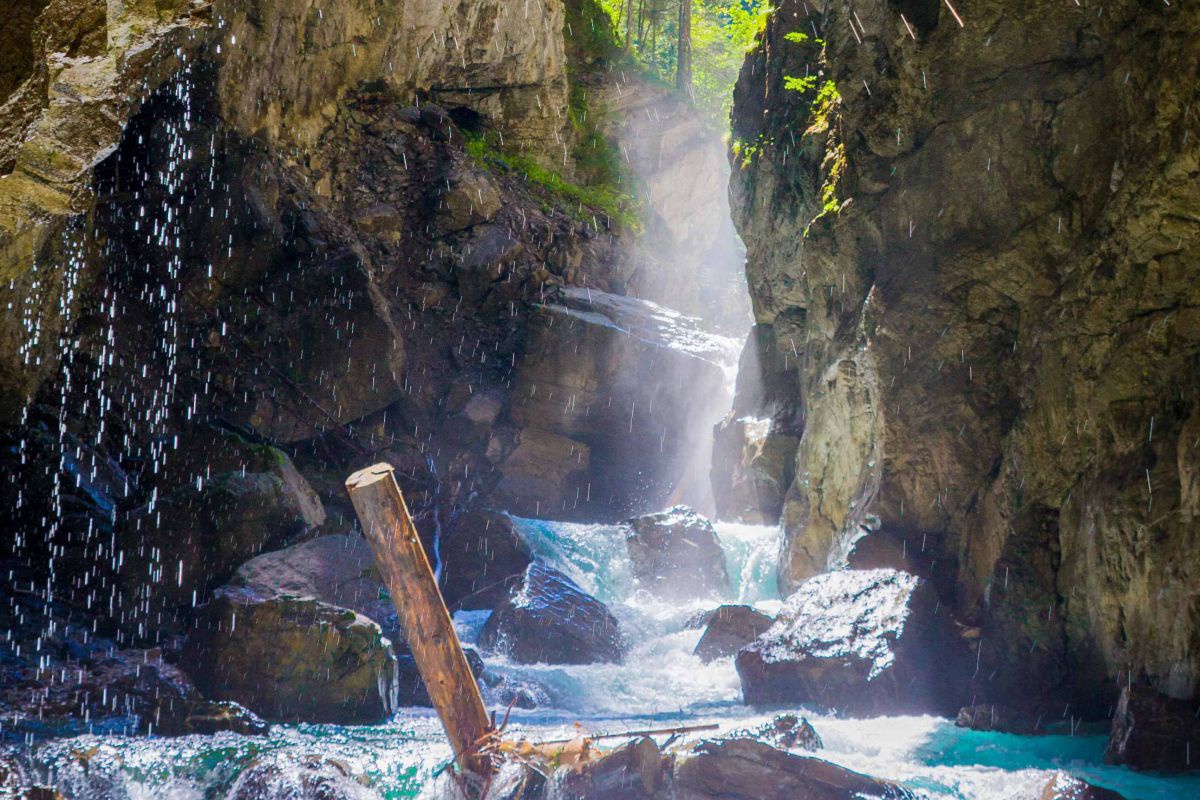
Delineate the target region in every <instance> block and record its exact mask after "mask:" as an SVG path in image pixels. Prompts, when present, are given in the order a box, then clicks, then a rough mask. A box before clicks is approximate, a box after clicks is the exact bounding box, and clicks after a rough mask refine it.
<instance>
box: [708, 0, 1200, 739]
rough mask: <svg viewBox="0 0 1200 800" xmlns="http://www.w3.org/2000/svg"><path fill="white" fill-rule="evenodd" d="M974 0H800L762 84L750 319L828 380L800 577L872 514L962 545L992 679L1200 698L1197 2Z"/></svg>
mask: <svg viewBox="0 0 1200 800" xmlns="http://www.w3.org/2000/svg"><path fill="white" fill-rule="evenodd" d="M851 11H853V14H852V13H851ZM958 12H959V14H960V16H961V24H960V22H959V20H958V19H956V18H955V16H954V14H953V13H951V12H950V10H949V7H948V6H947V5H946V4H939V3H932V2H930V3H924V2H922V3H913V2H903V3H896V2H882V0H879V1H877V2H868V3H865V4H856V5H855V7H854V8H853V9H852V10H851V9H849V8H848V7H844V6H841V5H838V4H835V3H828V2H820V1H818V2H816V3H813V2H809V3H807V5H805V4H804V3H800V2H784V3H782V4H781V5H780V6H779V8H778V10H777V11H776V12H775V13H774V14H773V16H772V18H771V20H770V22H769V23H768V26H767V30H766V32H765V34H764V36H763V39H762V44H761V46H760V47H759V49H758V50H756V51H755V52H754V53H752V54H751V56H750V57H749V59H748V61H747V64H746V66H745V68H744V70H743V72H742V75H741V78H740V80H739V83H738V86H737V90H736V95H735V111H734V130H733V145H734V150H735V153H734V156H733V162H734V175H733V179H732V182H731V187H732V193H733V206H734V213H735V219H736V222H737V224H738V229H739V232H740V233H741V236H742V238H743V240H744V241H745V243H746V247H747V254H748V265H747V274H748V278H749V283H750V289H751V294H752V297H753V301H754V310H755V318H756V320H757V322H758V324H759V327H760V328H762V329H765V330H769V331H770V332H771V336H770V338H771V340H772V341H773V343H774V352H775V353H776V354H777V356H782V355H786V356H788V364H787V367H788V368H790V369H794V370H795V372H794V373H790V374H789V373H787V372H785V371H784V363H783V362H784V359H783V358H782V357H779V358H777V359H776V360H774V361H771V362H768V363H764V364H763V366H762V374H763V377H764V380H770V379H771V378H773V377H774V376H777V375H781V374H783V375H788V377H787V380H788V381H789V382H790V383H791V390H790V394H791V396H792V398H793V402H794V403H795V404H796V405H797V406H798V407H799V408H802V409H803V432H802V437H801V439H800V442H799V447H798V450H797V455H796V460H795V477H794V479H793V480H792V483H791V487H790V489H789V490H788V493H787V497H786V499H785V501H784V504H783V510H782V521H783V525H784V528H785V531H786V536H787V541H786V544H785V547H784V551H783V559H782V567H781V576H780V577H781V580H782V583H783V585H784V586H785V587H795V586H796V585H798V584H799V582H801V581H803V580H804V579H805V578H807V577H809V576H811V575H813V574H816V573H817V572H820V571H821V570H823V569H825V568H827V567H828V566H829V565H831V564H836V563H838V562H839V560H840V559H841V557H842V556H843V554H844V553H846V552H847V547H846V544H847V542H848V541H851V540H853V539H854V538H855V537H857V536H859V535H860V534H862V533H863V532H864V531H865V530H868V529H870V528H873V527H874V523H873V522H872V521H871V520H870V518H871V517H875V518H877V519H878V520H879V526H878V527H879V530H880V531H889V532H890V533H891V534H893V535H899V536H900V537H902V538H903V539H904V540H906V541H907V542H908V543H909V544H910V546H911V545H912V544H914V543H923V544H924V547H925V549H926V550H927V551H928V552H929V553H931V554H934V555H935V556H936V558H937V559H938V561H939V563H940V564H942V565H953V567H952V570H951V572H952V573H953V575H954V577H953V578H952V579H951V580H950V582H949V585H950V587H951V591H950V593H949V594H948V595H947V596H946V598H945V600H946V602H947V603H949V604H952V606H953V608H954V609H955V612H956V614H957V615H958V616H959V617H960V619H961V620H962V621H963V622H964V623H966V624H969V625H972V626H979V627H980V629H981V630H980V636H979V638H978V642H979V643H980V644H979V651H978V654H977V655H978V662H979V669H978V671H977V672H976V673H975V674H976V676H977V677H976V683H977V685H976V687H975V691H976V693H977V695H978V698H979V700H980V701H986V702H1014V703H1017V702H1020V703H1025V704H1029V705H1034V706H1036V705H1038V704H1039V703H1040V702H1041V701H1042V700H1046V699H1048V697H1049V696H1051V695H1052V696H1053V698H1054V699H1053V703H1054V704H1056V705H1057V708H1058V712H1059V713H1061V711H1062V708H1063V707H1064V705H1066V704H1067V703H1070V712H1069V713H1072V714H1078V713H1084V714H1088V715H1096V716H1103V715H1105V714H1106V713H1107V712H1108V709H1109V706H1110V704H1111V703H1112V702H1113V700H1115V692H1116V688H1117V687H1118V685H1120V684H1123V683H1124V682H1125V679H1126V678H1125V676H1127V674H1128V673H1129V672H1130V671H1132V672H1133V673H1134V675H1135V676H1137V675H1145V676H1146V677H1147V678H1148V679H1149V681H1150V682H1151V684H1152V685H1153V686H1155V687H1156V688H1157V689H1159V690H1160V691H1163V692H1165V693H1167V694H1169V695H1171V696H1174V697H1177V698H1194V697H1195V696H1196V682H1197V679H1198V677H1200V672H1198V667H1197V665H1198V664H1200V616H1197V613H1196V609H1195V604H1194V602H1192V600H1191V599H1189V598H1191V597H1192V596H1193V594H1194V589H1195V586H1196V585H1197V583H1198V581H1200V574H1198V572H1197V570H1198V569H1200V567H1198V566H1197V565H1198V564H1200V562H1198V561H1197V560H1196V559H1195V558H1194V557H1192V552H1193V550H1194V547H1195V537H1194V532H1195V529H1196V526H1195V519H1194V517H1195V513H1196V502H1194V501H1195V498H1196V496H1197V495H1196V492H1195V491H1194V487H1193V482H1194V481H1193V478H1194V475H1195V473H1196V463H1197V460H1196V459H1197V453H1200V449H1198V448H1197V447H1196V446H1195V444H1196V440H1197V423H1196V420H1197V419H1198V418H1200V417H1198V413H1197V410H1196V403H1195V397H1196V396H1197V388H1198V387H1197V380H1198V378H1197V375H1200V373H1198V372H1197V370H1196V359H1195V355H1196V352H1197V343H1198V342H1200V324H1198V319H1197V314H1196V311H1195V306H1196V301H1197V287H1198V285H1200V284H1198V283H1197V281H1196V280H1195V276H1196V272H1195V264H1196V263H1197V258H1198V257H1200V250H1198V249H1197V248H1198V247H1200V245H1198V244H1197V243H1198V242H1200V237H1198V236H1197V234H1198V233H1200V222H1198V220H1200V216H1198V214H1197V211H1198V209H1200V205H1198V203H1200V194H1198V193H1197V191H1196V186H1197V182H1196V175H1197V170H1198V168H1200V165H1198V161H1197V155H1196V153H1197V150H1196V148H1195V147H1194V146H1192V144H1191V142H1193V141H1194V139H1195V133H1194V131H1193V130H1192V128H1193V124H1192V117H1191V116H1189V115H1193V114H1194V109H1195V107H1196V103H1197V96H1196V93H1197V87H1198V86H1200V83H1198V82H1197V80H1196V75H1197V73H1196V71H1197V63H1198V52H1200V51H1198V49H1197V45H1196V41H1197V39H1196V33H1197V31H1198V30H1200V15H1198V14H1197V10H1196V9H1195V8H1192V7H1187V8H1184V7H1181V6H1179V5H1178V4H1171V5H1167V4H1161V5H1158V6H1151V5H1148V4H1138V3H1119V4H1117V5H1115V6H1107V7H1105V9H1104V10H1103V12H1102V13H1101V12H1100V11H1099V10H1098V9H1091V10H1085V9H1083V8H1082V7H1080V6H1073V5H1070V4H1067V5H1061V6H1053V7H1051V6H1046V5H1041V4H1034V5H1029V4H1026V5H1021V4H1014V3H1007V2H998V1H996V0H993V1H990V2H981V3H972V4H970V5H969V6H967V7H963V8H958ZM902 15H903V18H902ZM818 40H820V41H821V42H823V44H819V43H818ZM785 76H791V77H793V78H796V79H797V80H799V79H802V78H803V77H804V76H811V77H812V78H814V80H812V81H810V82H809V83H810V84H811V85H810V86H808V87H807V88H805V87H803V86H802V87H800V88H798V89H791V90H789V89H787V88H785V80H784V78H785ZM801 89H802V90H801ZM835 91H836V94H835ZM1189 109H1192V110H1191V111H1189ZM784 345H787V346H786V348H785V347H784ZM792 346H794V347H795V351H794V353H793V351H792V349H791V347H792ZM742 413H743V414H745V415H751V416H765V414H760V413H756V412H755V411H754V410H753V409H749V410H747V411H744V412H742ZM867 523H870V524H867Z"/></svg>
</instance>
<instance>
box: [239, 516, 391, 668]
mask: <svg viewBox="0 0 1200 800" xmlns="http://www.w3.org/2000/svg"><path fill="white" fill-rule="evenodd" d="M230 583H231V584H234V585H243V586H247V587H249V588H250V589H252V590H253V591H254V592H255V593H257V594H260V595H264V596H283V595H290V596H292V597H311V598H313V599H314V600H320V601H321V602H322V603H328V604H330V605H334V606H341V607H342V608H348V609H350V610H352V611H356V612H358V613H359V614H362V615H363V616H365V617H368V618H370V619H371V620H373V621H375V622H376V623H377V624H378V625H379V627H380V628H381V629H382V630H383V635H384V636H386V637H387V638H388V639H390V640H391V641H392V644H393V645H396V644H398V643H400V642H402V641H403V640H402V633H401V630H400V624H399V621H398V620H397V618H396V609H395V607H394V606H393V605H392V601H391V597H390V595H389V594H388V591H387V588H386V587H385V586H384V585H383V583H382V581H380V579H379V572H378V570H377V569H376V568H375V556H374V555H373V554H372V552H371V546H370V544H368V543H367V540H366V539H364V538H363V537H362V536H360V535H357V534H334V535H331V536H318V537H317V538H315V539H309V540H307V541H304V542H300V543H299V544H295V545H292V546H291V547H286V548H284V549H282V550H273V551H271V552H269V553H263V554H262V555H260V556H256V557H254V558H252V559H250V560H249V561H247V562H246V563H245V564H242V565H241V566H240V567H238V570H237V573H236V574H235V575H234V577H233V580H232V581H230Z"/></svg>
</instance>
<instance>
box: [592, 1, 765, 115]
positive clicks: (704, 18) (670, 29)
mask: <svg viewBox="0 0 1200 800" xmlns="http://www.w3.org/2000/svg"><path fill="white" fill-rule="evenodd" d="M596 1H597V2H599V4H600V6H601V7H602V8H603V9H604V11H605V12H607V14H608V16H609V18H610V19H611V20H612V24H613V28H614V29H615V38H616V41H617V42H618V43H619V45H620V46H621V47H622V49H623V47H624V42H625V33H626V24H625V23H626V20H625V13H626V9H627V3H626V2H625V0H596ZM684 1H685V2H691V3H692V100H693V103H694V105H695V107H696V109H697V110H698V111H700V112H701V114H702V115H703V116H704V118H705V119H706V120H707V121H708V122H709V124H711V125H713V126H714V127H717V128H721V129H726V128H728V126H729V111H730V108H731V106H732V103H733V85H734V83H735V82H736V81H737V76H738V72H739V71H740V70H741V68H742V62H743V61H744V60H745V57H746V53H747V52H749V50H750V49H751V48H752V47H753V46H754V43H755V39H756V37H757V35H758V33H759V32H760V31H761V30H762V29H763V26H764V25H766V21H767V15H768V14H770V12H771V8H770V6H769V5H768V0H684ZM679 2H680V0H634V4H633V10H634V24H633V26H632V31H631V32H630V33H631V36H630V45H631V46H630V57H631V58H632V59H633V61H634V63H635V64H636V65H638V66H641V67H642V68H643V69H645V70H646V71H647V72H648V73H649V74H651V75H653V76H656V77H658V78H659V79H661V80H662V81H663V82H664V83H668V84H673V82H674V77H675V62H676V59H677V58H678V52H677V50H678V47H677V45H678V19H679Z"/></svg>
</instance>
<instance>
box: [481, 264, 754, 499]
mask: <svg viewBox="0 0 1200 800" xmlns="http://www.w3.org/2000/svg"><path fill="white" fill-rule="evenodd" d="M733 348H734V344H733V342H732V340H730V339H727V338H725V337H723V336H718V335H713V334H711V333H708V332H706V331H704V330H703V329H702V328H701V327H700V325H699V321H698V320H696V319H695V318H693V317H689V316H686V315H684V314H680V313H678V312H676V311H673V310H671V309H669V308H666V307H664V306H659V305H657V304H654V303H650V302H647V301H644V300H639V299H635V298H631V297H625V296H618V295H615V294H612V293H608V292H601V291H595V290H590V289H582V288H567V289H565V290H564V291H562V292H561V293H559V294H556V295H553V296H550V297H548V298H547V302H545V303H544V304H541V305H540V306H539V307H538V310H537V313H536V314H535V315H534V317H533V318H532V319H531V321H530V325H529V331H528V333H527V335H526V339H525V349H524V351H523V358H522V359H521V360H519V361H518V362H517V368H516V370H515V374H514V375H513V383H512V391H511V392H510V394H509V401H508V402H509V408H508V418H509V419H510V420H511V421H512V423H515V424H516V425H517V426H519V427H520V428H522V429H523V430H522V432H521V433H520V434H519V436H518V438H517V446H516V448H515V449H513V450H511V454H510V455H508V456H507V457H505V458H503V459H502V460H500V463H499V464H498V469H499V471H500V473H501V474H502V476H503V477H502V478H501V481H500V484H499V486H498V487H497V489H496V495H497V498H498V500H497V502H500V503H502V504H504V506H505V507H507V508H510V509H512V510H513V511H515V512H516V513H519V514H524V515H526V516H540V517H551V518H568V519H570V518H575V519H596V518H601V519H604V518H608V519H620V518H621V516H624V515H625V514H628V513H639V512H645V511H649V510H652V509H656V508H661V507H662V506H663V505H664V504H666V502H667V499H668V497H669V496H670V495H671V492H672V491H673V490H676V489H677V488H678V487H681V486H683V487H685V488H686V487H687V486H688V485H689V484H692V485H695V484H697V483H698V481H696V480H695V477H696V474H697V473H699V477H704V476H703V471H702V467H703V461H701V462H700V467H701V469H700V470H697V469H696V467H697V453H699V452H702V451H703V448H704V447H705V446H706V445H707V443H708V439H707V436H706V433H707V432H706V431H704V430H703V425H702V424H701V423H702V422H703V420H704V419H705V418H709V419H711V418H712V417H714V416H717V415H718V414H719V413H720V411H719V410H717V409H720V408H721V407H722V406H723V405H724V404H727V403H728V394H727V393H726V391H725V389H724V386H725V373H724V366H725V365H726V364H727V363H728V362H729V360H730V358H731V355H732V350H733ZM531 439H532V443H531ZM522 448H530V449H533V448H536V449H537V451H538V452H539V453H540V454H541V456H540V457H539V458H533V457H532V454H530V455H528V456H525V455H524V454H523V453H522ZM502 452H503V451H502Z"/></svg>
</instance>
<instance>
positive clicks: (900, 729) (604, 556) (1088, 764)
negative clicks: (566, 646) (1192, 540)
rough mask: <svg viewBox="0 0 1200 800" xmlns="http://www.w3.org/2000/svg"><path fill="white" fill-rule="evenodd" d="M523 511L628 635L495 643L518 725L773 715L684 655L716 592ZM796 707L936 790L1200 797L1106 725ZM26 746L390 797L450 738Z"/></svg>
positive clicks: (746, 581)
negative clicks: (963, 724)
mask: <svg viewBox="0 0 1200 800" xmlns="http://www.w3.org/2000/svg"><path fill="white" fill-rule="evenodd" d="M517 523H518V526H519V528H520V529H521V531H522V533H523V534H524V535H525V536H526V537H527V538H528V539H529V540H530V542H531V543H532V545H533V547H534V549H535V550H536V551H537V552H538V553H539V554H541V555H542V556H543V557H545V558H547V559H548V560H550V561H551V562H552V563H554V564H555V565H556V566H558V567H559V568H560V569H562V570H564V571H565V572H567V573H568V574H570V575H571V576H572V577H573V578H574V579H575V580H576V581H577V582H579V583H580V585H581V586H583V587H584V588H585V589H587V590H588V591H590V592H592V593H594V594H596V595H597V596H598V597H600V598H601V599H602V600H604V601H605V602H606V603H608V604H609V606H610V608H611V609H612V611H613V613H614V614H615V615H616V616H617V617H618V618H619V619H620V621H621V623H622V626H623V628H624V630H625V632H626V634H627V636H628V638H629V639H630V652H629V655H628V657H627V658H626V663H625V664H593V665H581V666H550V665H517V664H511V663H507V662H505V661H504V660H503V659H496V658H491V657H489V658H488V666H489V669H490V670H492V671H493V672H495V673H497V674H500V675H502V676H504V677H505V678H507V679H508V680H510V681H516V682H522V683H524V684H526V685H528V686H530V687H533V689H534V690H535V694H537V695H538V696H539V697H541V698H542V702H543V707H542V708H541V709H538V710H536V711H519V710H515V711H514V712H513V717H512V720H511V722H510V725H509V733H510V734H511V735H524V736H527V737H528V738H530V739H534V740H538V739H557V738H562V737H565V736H569V735H572V734H573V733H574V732H575V731H576V730H577V728H576V725H579V726H581V727H582V728H583V729H585V730H587V731H590V732H593V733H604V732H619V731H627V730H635V729H638V728H644V727H664V726H666V725H670V724H675V723H679V724H687V723H699V722H705V723H717V724H719V725H720V727H721V731H722V732H730V731H733V730H736V729H739V728H747V727H752V726H755V725H758V724H760V723H762V722H764V721H766V720H767V719H769V718H770V717H771V716H773V714H762V713H758V712H756V711H754V710H752V709H750V708H747V707H745V706H742V705H741V704H740V699H741V698H740V695H741V692H740V686H739V683H738V679H737V673H736V671H735V669H734V666H733V661H732V659H722V660H718V661H715V662H713V663H711V664H702V663H701V662H700V661H699V660H698V659H696V658H694V657H693V656H692V655H691V651H692V649H693V648H694V647H695V645H696V642H697V641H698V640H699V637H700V635H701V631H699V630H695V629H687V628H685V627H684V622H685V621H686V620H687V618H688V617H690V616H691V615H693V614H694V613H695V612H696V611H699V610H703V609H706V608H711V607H712V605H713V604H714V603H713V602H712V601H703V602H696V603H691V604H683V605H675V604H667V603H663V602H660V601H658V600H656V599H655V598H653V597H651V596H649V595H647V594H646V593H645V592H642V591H640V590H639V589H638V587H637V586H636V584H635V582H634V580H633V578H632V574H631V571H630V569H629V564H628V561H627V558H626V556H625V547H624V541H623V538H624V533H625V532H624V530H623V529H622V528H620V526H613V525H579V524H567V523H550V522H544V521H539V520H523V519H519V520H517ZM718 533H719V535H720V537H721V539H722V543H723V546H724V548H725V550H726V554H727V561H728V564H727V566H728V568H729V575H730V580H731V586H730V587H729V590H728V593H727V596H726V597H725V598H723V600H724V601H726V602H732V601H736V602H745V603H751V604H754V605H756V606H758V607H759V608H762V609H763V610H766V611H769V612H770V611H774V610H775V609H776V608H777V607H778V605H779V603H778V600H777V599H775V598H776V590H775V585H774V573H775V553H776V541H777V539H776V536H777V534H776V533H775V531H774V530H772V529H769V528H764V527H758V526H748V525H724V524H722V525H719V526H718ZM485 619H486V613H484V614H479V613H473V614H466V615H459V616H458V617H457V618H456V623H457V626H458V629H459V631H460V636H462V637H463V638H464V640H466V641H471V640H472V638H473V637H474V635H475V633H476V632H477V631H478V629H479V627H480V626H481V625H482V624H483V622H484V620H485ZM493 699H494V698H493ZM492 705H493V707H497V708H498V704H497V703H492ZM797 710H799V711H800V712H801V713H805V715H806V716H808V718H809V719H810V721H811V722H812V723H813V726H814V727H815V728H816V730H817V732H818V733H819V734H820V735H821V737H822V739H823V741H824V748H823V749H822V750H821V751H820V753H818V755H820V756H821V757H823V758H826V759H828V760H830V761H833V762H835V763H838V764H842V765H844V766H846V767H849V768H851V769H855V770H858V771H860V772H865V773H868V774H871V775H875V776H878V777H881V778H888V779H892V780H897V781H900V782H902V783H904V784H905V785H907V786H909V787H910V788H912V789H913V790H914V791H916V792H917V793H918V795H919V796H922V797H925V798H930V800H943V799H946V800H949V799H951V798H954V799H957V800H1039V798H1040V795H1041V792H1042V789H1043V787H1044V786H1045V784H1046V782H1047V781H1048V780H1049V779H1050V777H1051V776H1052V775H1053V773H1054V772H1055V771H1057V770H1065V771H1067V772H1070V773H1071V774H1073V775H1076V776H1078V777H1080V778H1083V779H1085V780H1087V781H1090V782H1092V783H1095V784H1097V785H1101V786H1105V787H1108V788H1111V789H1114V790H1116V791H1119V792H1121V793H1122V794H1124V795H1125V796H1126V797H1127V798H1129V799H1130V800H1168V798H1170V800H1182V799H1184V798H1200V776H1197V777H1187V778H1165V777H1156V776H1147V775H1139V774H1137V773H1134V772H1132V771H1130V770H1127V769H1121V768H1116V767H1109V766H1106V765H1104V764H1103V759H1102V755H1103V750H1104V744H1105V737H1104V735H1103V733H1102V732H1089V733H1088V734H1087V735H1082V734H1081V735H1076V736H1068V735H1055V736H1041V737H1024V736H1013V735H1009V734H997V733H982V732H976V731H968V730H963V729H961V728H956V727H955V726H954V725H953V724H952V723H951V722H949V721H947V720H943V719H938V718H933V717H880V718H875V719H867V720H844V719H836V718H833V717H829V716H825V715H821V714H814V713H809V712H805V711H804V710H803V709H797ZM501 713H503V712H502V710H501ZM706 735H710V736H711V735H713V734H706ZM32 755H33V757H34V758H35V760H36V762H37V763H38V764H39V765H40V768H41V769H42V770H43V771H44V772H45V774H46V776H47V777H49V778H51V779H52V780H53V781H54V782H55V783H57V784H58V785H60V786H61V787H62V788H63V789H64V790H65V792H66V793H67V794H68V795H69V796H71V797H73V798H79V800H144V799H145V800H148V799H149V798H155V799H156V800H160V799H161V800H222V798H224V797H225V796H226V794H227V793H228V789H229V787H230V786H232V785H233V783H234V781H235V780H236V779H237V776H238V775H239V774H240V773H241V772H242V771H243V770H245V769H246V768H247V767H248V766H250V765H252V764H261V763H264V762H266V763H275V764H279V765H280V766H281V767H282V768H283V769H285V770H294V769H295V765H296V764H298V763H302V762H303V761H304V760H305V759H308V758H312V757H319V758H323V759H331V760H333V761H335V762H337V763H338V764H340V765H341V767H342V768H343V769H344V770H345V771H347V772H349V773H350V774H352V775H354V776H356V777H359V778H361V779H362V780H363V781H364V782H365V783H367V784H369V785H370V786H371V787H372V788H373V789H374V790H375V791H377V792H378V793H379V794H380V795H381V796H382V797H384V798H388V800H396V799H397V798H411V797H421V796H422V795H424V796H426V797H429V798H435V797H440V796H443V793H442V791H441V789H440V787H439V784H438V781H436V780H435V779H434V775H435V773H437V771H438V770H439V769H440V768H441V766H442V765H444V764H445V763H446V762H447V761H448V760H449V756H450V753H449V748H448V747H447V746H446V745H445V742H444V739H443V736H442V732H441V728H440V725H439V724H438V722H437V719H436V717H434V716H433V714H432V712H431V711H428V710H421V709H406V710H404V711H402V712H401V713H400V714H399V715H397V716H396V717H395V718H394V719H393V720H392V721H391V722H389V723H388V724H386V725H376V726H362V727H342V726H316V725H298V726H292V725H277V726H275V727H274V728H273V730H272V732H271V734H270V736H268V737H263V738H247V737H241V736H237V735H234V734H220V735H217V736H208V737H204V736H192V737H182V738H177V739H146V738H128V737H121V736H83V737H78V738H75V739H69V740H60V741H56V742H50V743H47V744H43V745H41V746H39V747H38V748H37V749H36V750H35V751H34V752H33V753H32Z"/></svg>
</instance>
